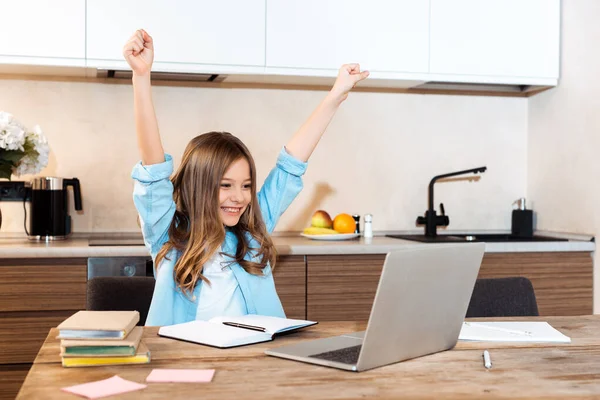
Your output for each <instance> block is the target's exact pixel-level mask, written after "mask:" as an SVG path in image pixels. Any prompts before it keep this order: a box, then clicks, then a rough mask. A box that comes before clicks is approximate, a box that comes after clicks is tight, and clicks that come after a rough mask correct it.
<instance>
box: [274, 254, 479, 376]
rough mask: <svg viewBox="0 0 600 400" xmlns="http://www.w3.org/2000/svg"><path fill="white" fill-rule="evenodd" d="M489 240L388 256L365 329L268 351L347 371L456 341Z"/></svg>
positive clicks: (449, 345) (416, 354)
mask: <svg viewBox="0 0 600 400" xmlns="http://www.w3.org/2000/svg"><path fill="white" fill-rule="evenodd" d="M484 251H485V243H458V244H443V245H437V244H425V245H420V246H415V247H412V248H407V249H403V250H398V251H392V252H390V253H388V254H387V256H386V258H385V262H384V264H383V271H382V272H381V277H380V278H379V285H378V287H377V293H376V294H375V301H374V302H373V307H372V308H371V315H370V317H369V322H368V324H367V330H366V331H363V332H356V333H350V334H346V335H340V336H335V337H331V338H325V339H317V340H311V341H306V342H301V343H298V344H294V345H290V346H284V347H279V348H275V349H270V350H267V351H266V352H265V353H266V354H268V355H271V356H276V357H282V358H288V359H291V360H296V361H303V362H308V363H312V364H319V365H324V366H328V367H334V368H340V369H345V370H349V371H364V370H367V369H371V368H375V367H380V366H382V365H387V364H392V363H396V362H399V361H403V360H408V359H411V358H415V357H420V356H424V355H426V354H432V353H436V352H439V351H444V350H448V349H450V348H452V347H454V346H455V345H456V342H457V341H458V335H459V333H460V329H461V327H462V322H463V320H464V318H465V315H466V313H467V307H468V305H469V301H470V299H471V294H472V292H473V287H474V286H475V280H476V279H477V274H478V272H479V267H480V265H481V260H482V258H483V253H484Z"/></svg>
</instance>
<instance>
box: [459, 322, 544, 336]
mask: <svg viewBox="0 0 600 400" xmlns="http://www.w3.org/2000/svg"><path fill="white" fill-rule="evenodd" d="M465 325H468V326H472V327H474V328H484V329H491V330H493V331H498V332H506V333H512V334H514V335H521V336H531V335H533V333H531V332H529V331H520V330H517V329H508V328H502V327H500V326H490V325H485V324H478V323H476V322H465Z"/></svg>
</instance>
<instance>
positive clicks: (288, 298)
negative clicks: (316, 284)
mask: <svg viewBox="0 0 600 400" xmlns="http://www.w3.org/2000/svg"><path fill="white" fill-rule="evenodd" d="M273 279H274V280H275V286H276V288H277V294H278V295H279V299H280V300H281V304H282V305H283V309H284V310H285V314H286V316H287V317H288V318H295V319H306V260H305V258H304V256H279V257H277V262H276V264H275V269H274V270H273Z"/></svg>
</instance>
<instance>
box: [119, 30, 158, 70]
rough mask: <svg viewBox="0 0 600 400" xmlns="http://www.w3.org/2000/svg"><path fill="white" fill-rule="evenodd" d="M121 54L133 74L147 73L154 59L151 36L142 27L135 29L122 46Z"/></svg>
mask: <svg viewBox="0 0 600 400" xmlns="http://www.w3.org/2000/svg"><path fill="white" fill-rule="evenodd" d="M123 56H124V57H125V60H127V63H128V64H129V66H130V67H131V69H132V70H133V73H134V74H137V75H145V74H148V73H149V72H150V69H151V68H152V61H153V60H154V44H153V42H152V37H150V35H148V33H147V32H146V31H145V30H143V29H139V30H137V31H135V33H134V34H133V36H131V38H130V39H129V40H128V41H127V43H125V46H124V47H123Z"/></svg>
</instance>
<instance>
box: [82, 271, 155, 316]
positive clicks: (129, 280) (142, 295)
mask: <svg viewBox="0 0 600 400" xmlns="http://www.w3.org/2000/svg"><path fill="white" fill-rule="evenodd" d="M154 283H155V280H154V278H152V277H142V276H136V277H121V276H114V277H113V276H110V277H109V276H106V277H105V276H102V277H97V278H92V279H90V280H89V281H88V283H87V304H86V309H87V310H94V311H138V312H139V313H140V321H139V322H138V325H144V324H145V323H146V317H147V316H148V310H149V308H150V302H151V300H152V294H153V293H154Z"/></svg>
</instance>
